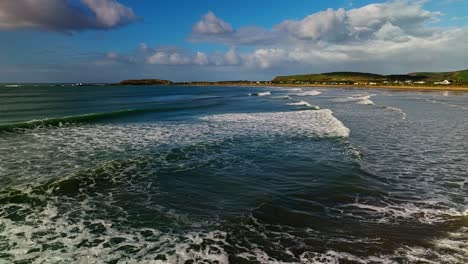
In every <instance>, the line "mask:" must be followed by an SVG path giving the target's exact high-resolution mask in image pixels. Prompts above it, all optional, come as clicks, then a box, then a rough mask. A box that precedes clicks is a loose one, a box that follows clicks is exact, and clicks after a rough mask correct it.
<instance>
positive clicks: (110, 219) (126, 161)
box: [0, 85, 468, 263]
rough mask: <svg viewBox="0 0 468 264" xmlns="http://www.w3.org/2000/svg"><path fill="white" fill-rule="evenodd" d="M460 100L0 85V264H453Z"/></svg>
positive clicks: (462, 155) (465, 146) (459, 237)
mask: <svg viewBox="0 0 468 264" xmlns="http://www.w3.org/2000/svg"><path fill="white" fill-rule="evenodd" d="M467 181H468V94H467V93H452V92H391V91H386V90H369V89H325V88H302V89H298V88H268V87H263V88H254V87H121V86H116V87H113V86H109V87H52V86H45V85H42V86H40V85H39V86H34V85H31V86H22V87H16V88H13V87H0V186H1V187H0V263H465V262H467V261H468V205H467V204H468V184H467Z"/></svg>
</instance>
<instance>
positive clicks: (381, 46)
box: [106, 0, 468, 78]
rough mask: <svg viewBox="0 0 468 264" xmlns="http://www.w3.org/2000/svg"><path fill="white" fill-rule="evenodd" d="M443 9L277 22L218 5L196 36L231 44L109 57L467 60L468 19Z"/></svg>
mask: <svg viewBox="0 0 468 264" xmlns="http://www.w3.org/2000/svg"><path fill="white" fill-rule="evenodd" d="M440 16H441V14H440V13H439V12H433V11H428V10H425V9H424V3H423V1H402V0H396V1H393V2H386V3H378V4H369V5H366V6H363V7H359V8H353V9H349V10H346V9H338V10H333V9H327V10H325V11H322V12H317V13H314V14H310V15H308V16H306V17H304V18H302V19H298V20H286V21H282V22H280V23H278V24H277V25H275V26H273V27H272V28H271V29H266V28H261V27H254V26H249V27H241V28H239V29H234V28H232V26H231V25H230V24H228V23H227V22H225V21H223V20H222V19H220V18H218V17H217V16H216V15H214V14H213V13H211V12H210V13H208V14H207V15H205V16H204V17H203V19H202V20H201V21H199V22H198V23H196V24H195V26H194V27H193V30H192V35H191V36H190V38H189V40H191V41H201V42H215V43H223V44H225V45H226V46H227V47H229V48H227V50H225V51H223V52H220V51H215V52H210V53H205V52H200V51H197V52H188V51H187V50H183V49H180V48H174V47H172V48H161V47H159V48H150V47H148V46H147V45H146V44H140V47H139V48H138V49H136V52H137V53H138V54H136V55H135V54H132V55H131V56H124V55H118V56H115V58H109V57H108V58H106V59H108V60H113V61H119V62H132V63H135V61H136V63H140V64H144V65H147V66H153V67H157V66H164V65H179V66H182V65H183V66H184V67H187V68H188V67H190V69H192V70H193V69H204V68H208V67H210V69H211V70H215V69H220V71H222V72H227V71H228V70H230V69H231V68H232V69H235V71H236V72H244V73H262V72H263V73H269V74H271V75H273V76H274V75H278V74H289V73H298V72H324V71H337V70H343V71H349V70H353V71H365V72H375V73H407V72H411V71H415V70H422V71H430V70H434V71H440V70H453V69H458V68H465V67H466V61H468V53H467V52H465V51H466V47H467V45H468V27H465V28H454V27H451V28H448V27H445V28H444V27H435V26H432V24H431V22H432V21H435V20H437V19H438V18H439V17H440ZM236 47H237V48H238V49H236ZM238 50H243V52H239V51H238ZM249 50H250V51H249ZM124 57H131V58H137V59H136V60H130V59H127V60H123V59H122V58H124ZM238 77H239V78H241V77H240V76H238ZM238 77H235V78H238Z"/></svg>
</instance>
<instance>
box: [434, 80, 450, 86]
mask: <svg viewBox="0 0 468 264" xmlns="http://www.w3.org/2000/svg"><path fill="white" fill-rule="evenodd" d="M434 84H443V85H449V84H451V82H450V81H448V80H444V81H442V82H435V83H434Z"/></svg>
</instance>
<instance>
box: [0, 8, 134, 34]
mask: <svg viewBox="0 0 468 264" xmlns="http://www.w3.org/2000/svg"><path fill="white" fill-rule="evenodd" d="M136 19H137V17H136V16H135V14H134V13H133V11H132V9H131V8H129V7H126V6H124V5H122V4H120V3H119V2H117V1H116V0H80V2H78V3H75V4H73V3H72V2H71V1H68V0H41V1H31V0H14V1H11V0H1V1H0V30H2V29H3V30H11V29H18V28H31V29H39V30H52V31H60V32H75V31H80V30H87V29H111V28H114V27H119V26H122V25H126V24H128V23H130V22H132V21H135V20H136Z"/></svg>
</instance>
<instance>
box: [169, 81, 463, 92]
mask: <svg viewBox="0 0 468 264" xmlns="http://www.w3.org/2000/svg"><path fill="white" fill-rule="evenodd" d="M171 86H226V87H242V86H246V87H316V88H342V89H388V90H394V91H442V92H443V91H450V92H468V86H450V85H448V86H441V87H439V86H415V85H398V86H395V85H331V84H328V85H327V84H277V83H271V84H257V83H237V84H232V83H231V84H223V83H203V84H196V83H193V84H172V85H171Z"/></svg>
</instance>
